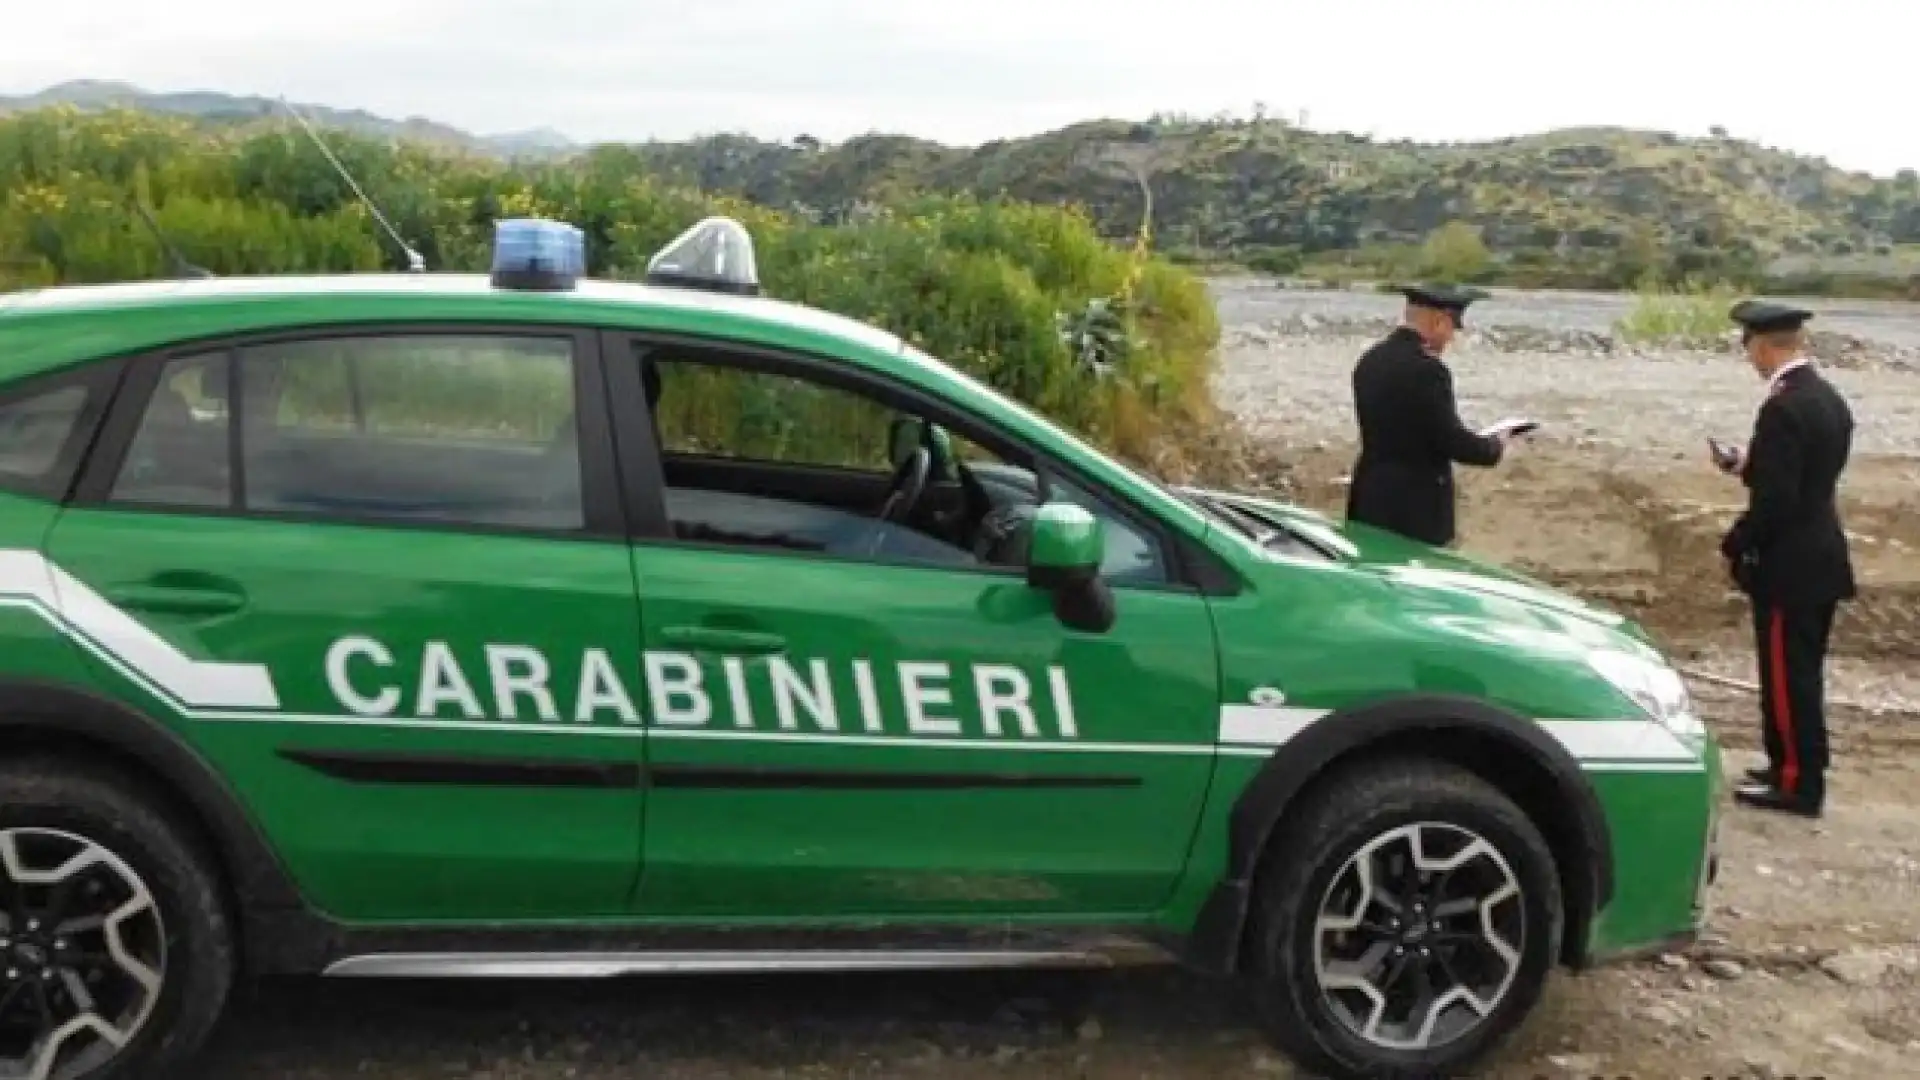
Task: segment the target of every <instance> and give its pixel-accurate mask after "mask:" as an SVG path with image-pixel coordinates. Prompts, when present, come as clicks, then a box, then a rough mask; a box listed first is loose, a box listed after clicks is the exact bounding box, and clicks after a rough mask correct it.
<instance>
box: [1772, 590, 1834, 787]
mask: <svg viewBox="0 0 1920 1080" xmlns="http://www.w3.org/2000/svg"><path fill="white" fill-rule="evenodd" d="M1837 606H1838V605H1835V604H1818V605H1797V604H1796V605H1781V604H1774V603H1771V602H1767V601H1759V600H1756V601H1755V602H1754V605H1753V632H1754V643H1755V646H1756V652H1758V654H1759V657H1760V727H1761V737H1762V739H1763V740H1764V741H1765V743H1766V747H1767V764H1768V765H1769V766H1770V767H1771V768H1772V769H1773V771H1774V773H1775V775H1777V776H1778V777H1779V778H1780V781H1779V783H1780V789H1781V790H1782V791H1784V792H1786V793H1787V794H1790V795H1805V796H1807V797H1809V798H1815V799H1818V798H1821V797H1823V796H1825V794H1826V775H1827V765H1828V758H1827V713H1826V683H1827V677H1826V675H1827V673H1826V667H1827V642H1828V640H1829V638H1830V637H1831V636H1832V634H1833V616H1834V610H1835V608H1836V607H1837Z"/></svg>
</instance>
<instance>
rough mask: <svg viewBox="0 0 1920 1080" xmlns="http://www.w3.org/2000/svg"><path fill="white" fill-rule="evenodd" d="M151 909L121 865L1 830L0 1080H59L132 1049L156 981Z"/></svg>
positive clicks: (27, 832) (43, 835) (87, 850)
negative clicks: (129, 1046) (129, 1047)
mask: <svg viewBox="0 0 1920 1080" xmlns="http://www.w3.org/2000/svg"><path fill="white" fill-rule="evenodd" d="M166 963H167V956H166V927H165V925H164V923H163V922H162V919H161V913H160V906H159V904H158V903H157V902H156V901H155V899H154V896H153V893H152V891H151V890H149V889H148V888H147V885H146V883H145V882H144V881H142V880H141V879H140V875H139V874H138V873H136V872H135V871H134V870H133V868H132V867H131V866H129V865H127V863H126V861H125V860H123V859H121V858H120V857H119V856H117V855H115V854H114V853H113V852H111V851H108V850H107V849H106V848H104V847H101V846H100V845H99V844H97V843H94V842H93V841H91V840H87V839H85V838H84V837H80V836H76V835H74V834H72V833H68V832H63V831H60V830H57V829H40V828H13V829H4V830H0V1080H69V1078H72V1077H79V1076H84V1075H86V1074H88V1073H89V1072H91V1071H93V1070H94V1069H97V1068H98V1067H100V1066H101V1065H103V1064H105V1063H106V1062H108V1061H110V1060H112V1059H113V1058H114V1057H115V1056H116V1055H117V1054H118V1053H119V1052H120V1051H121V1050H122V1049H123V1048H125V1047H126V1046H127V1045H128V1044H129V1043H131V1042H132V1041H133V1040H134V1038H135V1037H136V1036H138V1035H139V1033H140V1030H141V1029H142V1028H143V1027H144V1026H145V1024H146V1022H147V1020H148V1018H149V1017H150V1016H151V1015H152V1013H153V1009H154V1006H155V1004H156V1003H157V1002H158V1001H159V999H160V992H161V988H162V987H163V986H164V985H165V977H166Z"/></svg>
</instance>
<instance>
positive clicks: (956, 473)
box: [638, 351, 1171, 584]
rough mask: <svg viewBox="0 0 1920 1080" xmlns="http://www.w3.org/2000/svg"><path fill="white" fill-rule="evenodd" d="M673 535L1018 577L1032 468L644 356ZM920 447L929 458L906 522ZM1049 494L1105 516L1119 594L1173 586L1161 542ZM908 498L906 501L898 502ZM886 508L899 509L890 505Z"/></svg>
mask: <svg viewBox="0 0 1920 1080" xmlns="http://www.w3.org/2000/svg"><path fill="white" fill-rule="evenodd" d="M638 362H640V363H642V364H643V365H646V366H647V367H648V368H649V370H647V371H646V372H645V375H646V381H647V382H648V383H649V386H650V391H649V392H650V394H651V395H653V399H652V402H651V404H652V408H653V411H654V417H655V430H656V432H657V435H658V438H659V441H660V446H661V451H662V471H663V474H664V477H665V480H666V492H665V502H666V506H667V512H668V517H669V519H670V521H671V523H672V526H673V529H674V532H675V534H676V536H677V537H679V538H680V539H683V540H689V541H694V542H702V543H716V544H723V545H727V546H738V547H747V548H758V549H763V550H769V551H792V552H811V553H817V554H825V555H833V556H840V557H847V558H854V559H867V560H874V561H886V562H895V561H898V562H909V563H933V564H938V565H946V566H983V567H995V568H1002V569H1017V568H1020V567H1023V566H1024V565H1025V559H1026V549H1025V539H1026V537H1025V533H1024V525H1025V523H1026V522H1027V521H1029V520H1030V518H1031V514H1032V511H1033V510H1034V509H1035V508H1036V507H1037V506H1038V505H1039V502H1040V499H1041V485H1040V483H1039V480H1038V479H1037V478H1036V476H1035V474H1034V472H1033V471H1032V470H1031V469H1028V468H1025V467H1023V466H1021V465H1018V464H1014V463H1011V462H1008V461H1006V460H1004V459H1002V458H1001V457H1000V456H999V455H997V454H995V453H994V452H993V451H990V450H988V449H986V448H985V447H982V446H980V445H978V444H977V443H975V442H973V441H972V440H969V439H967V438H965V437H963V436H960V435H958V434H955V433H951V432H946V431H938V430H929V428H928V426H927V425H925V424H924V423H923V418H921V417H917V416H910V415H906V414H903V413H901V412H899V411H898V410H896V409H894V408H892V407H891V406H889V405H888V404H887V403H885V402H883V401H881V400H880V399H878V398H876V397H871V396H868V395H866V394H863V393H860V392H858V391H856V390H851V389H847V388H843V387H841V386H838V385H831V384H828V383H825V382H821V381H818V380H816V379H813V378H809V377H807V376H806V375H804V374H789V373H778V372H769V371H763V370H758V369H754V368H748V367H740V366H732V365H729V364H726V363H724V362H722V361H720V360H719V359H717V358H707V357H705V356H703V355H695V356H681V355H676V354H673V353H670V352H654V351H646V352H644V354H643V355H642V356H641V357H639V358H638ZM916 448H925V449H927V450H928V451H929V453H930V454H931V455H932V456H933V461H932V470H931V472H930V474H929V476H928V477H927V479H926V484H925V489H924V491H921V492H920V493H919V495H918V496H917V499H916V501H914V504H913V505H912V506H911V507H907V508H905V509H904V512H899V513H889V512H888V506H889V503H890V500H894V499H898V498H900V497H902V492H903V491H906V490H907V489H910V488H912V486H913V484H912V477H911V476H910V475H909V474H911V472H912V467H911V463H910V459H911V457H912V455H913V453H914V451H915V449H916ZM1051 488H1052V490H1051V492H1050V495H1051V497H1052V498H1055V499H1065V500H1068V501H1071V502H1074V503H1077V504H1079V505H1081V506H1083V507H1085V508H1086V509H1087V510H1089V511H1090V512H1092V513H1093V514H1094V515H1095V516H1097V517H1099V518H1101V519H1102V521H1103V523H1104V525H1105V529H1106V535H1107V558H1106V561H1105V563H1104V566H1103V571H1104V573H1105V575H1106V576H1107V577H1108V578H1109V580H1111V581H1113V582H1114V583H1116V584H1123V583H1134V584H1149V583H1163V582H1166V581H1169V580H1171V575H1170V574H1169V572H1168V567H1167V565H1166V562H1165V558H1164V555H1163V553H1162V551H1161V548H1160V545H1159V544H1158V543H1157V542H1155V541H1154V540H1153V538H1152V537H1151V535H1150V534H1147V533H1145V532H1143V531H1141V530H1140V529H1139V528H1138V527H1136V526H1135V525H1133V524H1132V523H1131V522H1129V521H1128V520H1127V519H1125V518H1124V517H1122V516H1121V515H1119V514H1117V513H1115V512H1114V511H1113V510H1112V509H1111V508H1110V507H1108V506H1106V505H1104V504H1103V503H1102V502H1101V501H1100V500H1099V499H1097V498H1095V497H1094V496H1093V495H1091V494H1090V493H1088V492H1086V491H1083V490H1081V489H1079V488H1078V487H1075V486H1072V485H1069V484H1063V483H1059V482H1055V483H1054V484H1052V485H1051ZM908 497H911V492H910V491H908ZM893 509H894V510H900V509H901V508H899V507H894V508H893Z"/></svg>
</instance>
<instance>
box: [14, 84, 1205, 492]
mask: <svg viewBox="0 0 1920 1080" xmlns="http://www.w3.org/2000/svg"><path fill="white" fill-rule="evenodd" d="M328 140H329V145H330V146H331V147H332V149H333V150H334V152H335V154H336V155H337V156H338V157H339V158H340V159H341V160H342V161H343V162H345V164H346V165H347V167H348V168H349V169H350V170H351V172H352V173H353V175H354V176H355V177H356V178H357V179H358V180H359V181H360V183H361V185H362V186H363V187H364V188H365V189H366V191H367V192H368V194H369V195H370V196H372V198H373V199H374V200H375V202H376V203H377V204H378V205H379V206H380V207H381V209H382V211H383V212H384V213H385V215H386V216H387V217H388V219H389V220H391V221H392V222H393V224H394V225H395V227H396V228H397V229H398V231H399V232H400V233H401V235H402V236H403V237H405V239H406V240H407V242H408V243H410V244H411V245H413V246H414V247H415V248H416V249H418V250H419V251H420V252H421V253H422V254H423V255H424V256H425V258H426V260H427V264H428V266H429V267H430V268H431V269H435V270H466V271H478V270H484V269H485V267H486V261H487V254H488V251H489V248H490V245H491V241H492V223H493V221H494V220H495V219H497V218H501V217H518V216H542V217H552V218H558V219H562V220H566V221H570V222H573V223H574V224H576V225H578V226H580V227H581V228H582V229H583V230H584V231H585V233H586V238H587V251H588V262H589V269H590V272H591V273H593V274H595V275H598V276H604V277H615V278H620V277H626V278H635V277H638V276H639V275H640V274H641V273H642V271H643V270H644V268H645V265H646V261H647V259H648V258H649V257H650V256H651V255H652V254H653V253H654V252H655V251H656V250H657V249H658V248H659V247H660V246H661V245H662V244H664V243H665V242H666V241H667V240H669V239H671V238H672V237H673V236H674V234H676V233H677V232H679V231H680V230H681V229H683V228H685V227H686V226H687V225H689V224H691V223H692V222H694V221H695V220H697V219H698V218H700V217H702V216H704V215H707V214H711V213H725V214H729V215H732V216H734V217H736V218H738V219H740V220H741V221H742V222H743V223H744V224H745V225H746V226H747V227H748V229H749V230H750V231H751V232H752V234H753V236H754V239H755V243H756V246H757V248H758V253H759V256H760V272H761V276H762V279H763V282H764V284H765V286H766V289H767V291H768V292H769V293H770V294H771V295H774V296H778V297H781V298H784V299H790V300H796V301H800V302H803V303H808V304H812V305H816V306H819V307H823V308H826V309H829V310H833V311H837V312H840V313H843V314H846V315H850V316H853V317H855V318H859V319H863V320H866V321H869V322H872V323H875V324H877V325H880V326H883V327H886V328H888V329H890V330H893V331H895V332H897V333H899V334H901V335H902V336H903V337H905V338H906V339H908V340H909V341H910V342H912V343H913V344H915V345H917V346H919V347H920V348H922V349H924V350H926V351H927V352H929V353H931V354H933V355H935V356H938V357H940V358H942V359H944V360H946V361H948V362H950V363H953V364H955V365H956V366H958V367H961V368H962V369H964V370H967V371H968V372H970V373H972V374H974V375H976V376H978V377H980V378H982V379H983V380H985V381H986V382H988V383H990V384H992V385H994V386H996V387H997V388H999V389H1001V390H1003V391H1005V392H1008V393H1010V394H1012V395H1014V396H1017V397H1019V398H1021V399H1022V400H1024V401H1026V402H1028V403H1030V404H1032V405H1034V406H1035V407H1037V408H1039V409H1040V410H1042V411H1044V412H1046V413H1047V414H1049V415H1051V416H1053V417H1055V418H1056V419H1058V420H1061V421H1063V422H1065V423H1067V424H1068V425H1070V426H1072V427H1074V428H1075V429H1076V430H1078V431H1080V432H1082V433H1083V434H1086V435H1088V436H1089V437H1091V438H1093V439H1094V440H1096V441H1099V442H1102V443H1104V444H1106V445H1107V446H1109V447H1111V448H1113V449H1115V450H1117V451H1119V452H1120V453H1122V454H1123V455H1125V456H1128V457H1131V458H1134V459H1136V460H1142V459H1146V458H1149V457H1151V458H1153V459H1154V460H1156V461H1158V462H1159V463H1160V464H1162V465H1168V464H1170V462H1169V458H1168V457H1167V455H1166V453H1165V450H1166V444H1167V443H1168V442H1170V441H1171V442H1174V443H1177V442H1178V440H1179V438H1180V433H1181V432H1182V431H1186V430H1192V429H1195V428H1198V427H1202V426H1204V423H1205V421H1206V419H1207V417H1208V416H1209V413H1210V409H1211V405H1210V401H1209V397H1208V394H1207V385H1206V383H1207V375H1208V365H1209V363H1210V361H1211V357H1212V354H1213V350H1214V346H1215V344H1216V343H1217V340H1218V336H1219V327H1218V324H1217V323H1216V321H1215V318H1214V313H1213V309H1212V305H1211V301H1210V300H1209V298H1208V296H1207V294H1206V291H1205V288H1204V286H1203V285H1202V283H1201V282H1200V281H1198V280H1197V279H1196V278H1194V277H1193V276H1192V275H1190V274H1189V273H1187V272H1186V271H1184V270H1181V269H1179V268H1177V267H1175V266H1173V265H1171V264H1169V263H1168V262H1166V261H1164V260H1162V259H1159V258H1155V257H1150V256H1149V255H1148V254H1147V253H1146V252H1145V251H1144V250H1143V249H1141V248H1139V247H1136V248H1135V249H1134V250H1133V251H1128V250H1125V249H1123V248H1121V247H1119V246H1116V245H1115V244H1113V243H1111V242H1109V241H1108V240H1107V239H1105V238H1103V237H1102V236H1101V235H1100V233H1099V231H1098V230H1097V229H1096V227H1095V225H1094V224H1093V222H1092V221H1091V220H1090V219H1089V217H1088V216H1087V215H1086V214H1085V213H1083V212H1081V211H1080V210H1077V209H1072V208H1058V207H1042V206H1036V205H1023V204H1020V203H1016V202H1008V201H1002V200H998V199H991V200H990V199H981V198H976V197H973V196H971V195H966V194H960V195H931V194H918V195H915V194H901V195H899V196H897V197H895V198H892V199H890V200H888V201H886V202H884V203H874V204H868V205H863V206H861V207H860V208H859V209H858V212H849V213H846V214H841V215H838V216H837V218H836V219H835V220H834V221H833V222H832V223H831V224H823V223H821V222H820V221H819V220H815V219H813V218H810V217H809V216H807V215H803V214H796V213H793V212H791V211H783V210H778V209H772V208H769V207H767V206H765V205H760V204H756V203H753V202H750V201H748V200H747V199H746V198H744V197H742V196H740V195H724V194H721V195H714V194H702V193H700V192H698V191H696V190H692V189H691V188H689V187H688V186H686V185H685V184H684V182H683V179H684V178H680V179H676V178H675V177H673V176H667V177H662V176H661V175H660V170H659V169H658V168H657V167H656V165H655V163H654V159H653V158H651V157H650V156H649V154H648V153H647V152H646V151H645V150H644V148H635V147H619V146H609V147H601V148H596V149H594V150H591V151H588V152H586V153H583V154H581V155H577V156H574V157H571V158H567V159H563V160H548V161H541V162H520V163H509V162H505V161H502V160H499V159H496V158H492V157H487V156H484V155H480V154H472V153H462V152H459V151H457V150H453V149H448V148H445V147H434V146H429V145H427V144H424V143H411V142H388V141H380V140H375V139H370V138H366V137H357V136H349V135H343V134H340V133H330V134H329V136H328ZM130 198H137V199H139V200H140V201H141V203H142V204H143V205H145V206H147V207H149V208H151V210H152V212H153V215H154V217H155V219H156V220H157V222H158V223H159V225H160V228H161V229H162V230H163V231H164V232H165V233H166V234H167V235H168V237H169V238H170V239H171V240H172V241H173V242H174V243H175V245H176V246H177V247H178V248H179V249H180V250H181V252H182V253H183V254H184V256H185V258H186V259H187V260H189V261H190V262H193V263H196V264H198V265H200V266H203V267H206V268H207V269H209V270H211V271H213V272H214V273H216V274H221V275H228V274H259V273H269V274H270V273H288V272H302V271H313V272H346V271H372V270H380V269H391V270H397V269H403V268H404V265H405V263H404V260H403V257H402V256H401V255H400V254H399V253H398V252H396V250H395V249H394V247H393V246H392V245H391V244H389V243H387V242H386V241H385V239H384V237H383V236H382V235H381V233H380V232H379V230H378V228H377V226H376V224H375V223H374V222H373V221H372V220H370V218H369V216H368V215H367V213H366V211H365V210H364V209H363V208H362V206H361V204H360V203H359V202H358V200H357V199H356V198H355V197H354V195H353V193H352V191H351V189H350V188H349V187H348V185H347V184H346V183H345V182H343V181H342V180H341V179H340V177H339V176H338V175H337V174H336V173H335V172H334V170H333V169H332V168H330V167H329V166H328V164H327V163H326V160H325V158H324V157H323V156H322V155H321V154H320V152H319V151H318V149H317V148H316V147H314V145H313V144H312V143H311V142H310V141H308V140H307V139H306V138H305V137H304V136H300V135H298V134H297V133H289V132H285V131H278V132H276V131H271V130H250V129H247V128H240V127H231V126H224V127H223V126H203V125H199V124H196V123H194V122H193V121H191V120H188V119H184V118H180V117H163V116H156V115H151V114H143V113H133V112H125V111H114V112H100V113H81V112H77V111H74V110H71V109H66V108H56V109H45V110H36V111H32V112H27V113H21V114H16V115H13V116H10V117H0V289H6V288H18V287H25V286H32V285H39V284H52V283H76V282H101V281H115V280H128V279H140V278H149V277H154V276H158V275H161V274H164V273H165V272H166V271H167V269H168V267H167V262H166V258H165V255H164V253H163V250H162V249H161V247H160V246H159V245H158V244H157V243H156V242H155V241H154V239H153V237H152V236H151V235H149V234H148V232H147V231H146V230H145V228H144V227H143V226H142V224H141V223H140V220H139V218H138V217H137V216H136V215H135V213H134V212H133V211H132V209H131V208H130V207H129V206H128V200H129V199H130ZM1173 463H1174V464H1177V460H1176V461H1175V462H1173Z"/></svg>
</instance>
